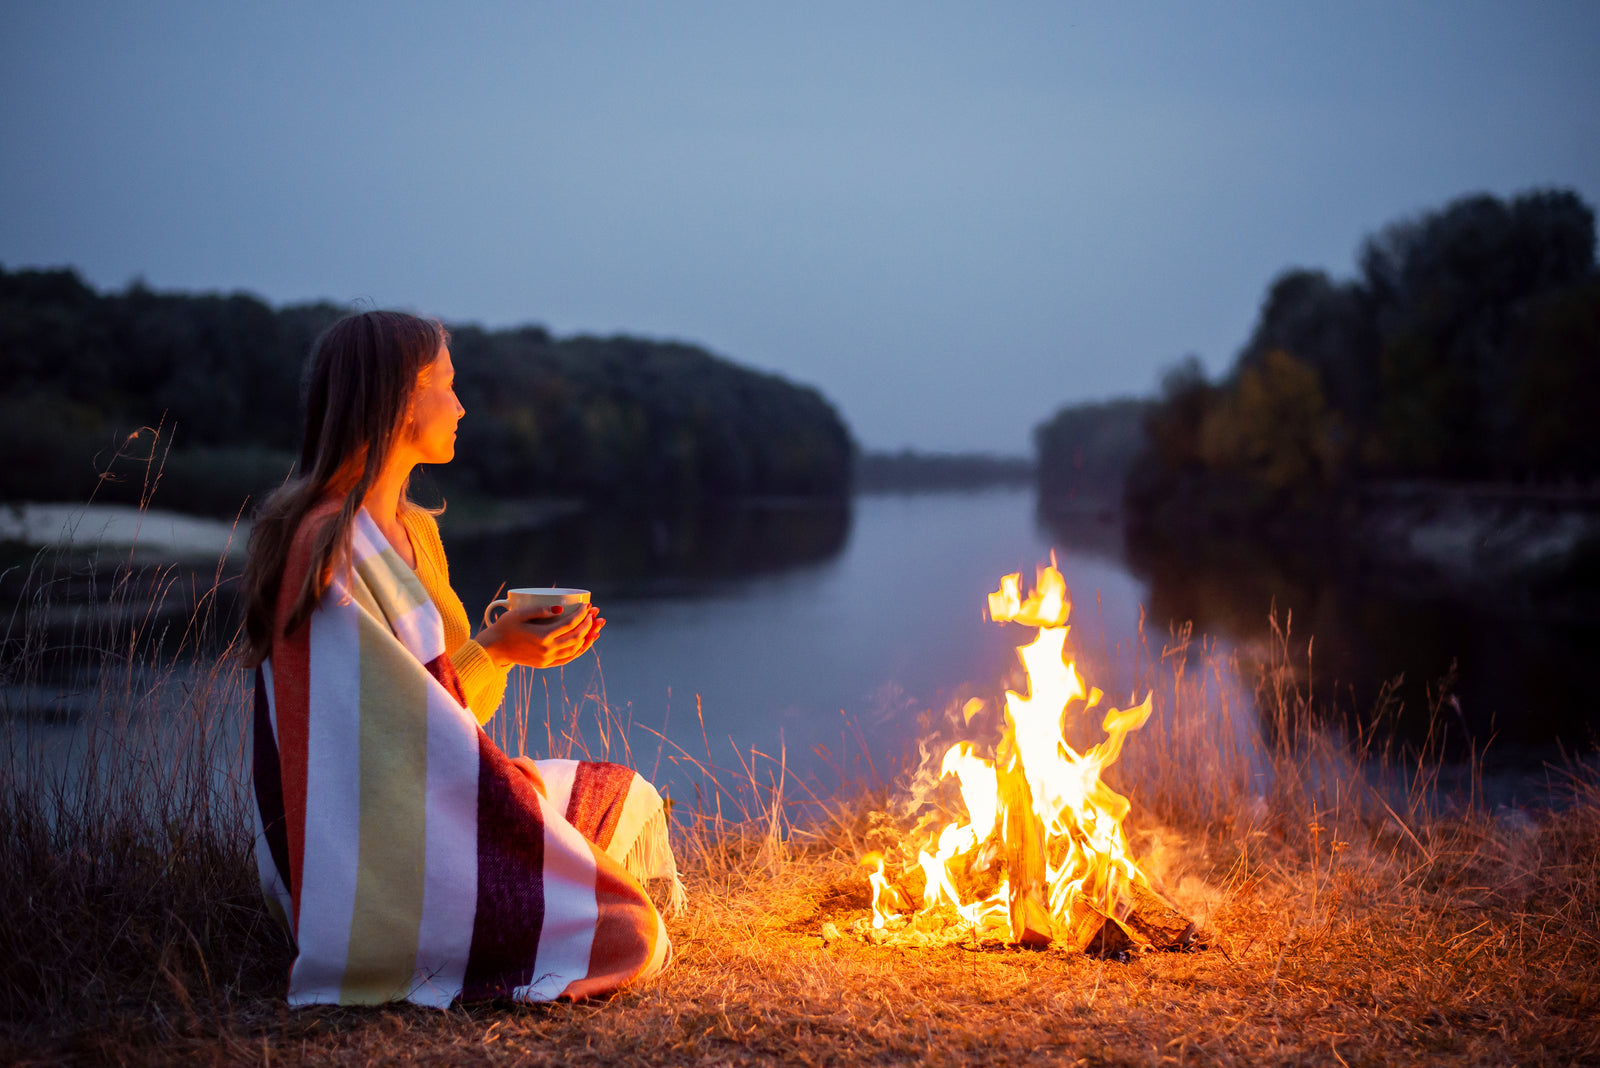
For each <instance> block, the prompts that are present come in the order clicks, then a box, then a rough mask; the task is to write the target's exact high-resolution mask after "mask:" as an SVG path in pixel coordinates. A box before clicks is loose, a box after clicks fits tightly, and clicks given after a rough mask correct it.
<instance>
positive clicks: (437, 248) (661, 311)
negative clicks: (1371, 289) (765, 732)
mask: <svg viewBox="0 0 1600 1068" xmlns="http://www.w3.org/2000/svg"><path fill="white" fill-rule="evenodd" d="M1552 185H1555V186H1565V187H1571V188H1575V189H1577V190H1578V191H1579V192H1580V193H1581V194H1582V195H1583V196H1584V197H1585V199H1587V200H1588V201H1589V202H1590V203H1591V204H1600V3H1596V2H1593V0H1580V2H1574V3H1557V2H1535V0H1527V2H1516V3H1510V2H1507V3H1487V4H1486V3H1476V2H1469V0H1449V2H1445V0H1441V2H1437V3H1403V2H1383V3H1349V2H1340V3H1327V4H1320V5H1314V4H1302V3H1283V2H1281V0H1275V2H1263V3H1221V2H1218V3H1204V4H1201V3H1171V4H1159V5H1157V4H1145V3H1115V4H1113V3H1097V4H1087V3H1069V2H1058V3H1010V4H974V3H960V4H956V3H948V4H946V3H914V4H913V3H904V4H902V3H860V2H855V3H840V4H834V3H824V2H817V0H807V2H805V3H800V4H781V5H780V4H776V3H762V2H750V0H746V2H738V3H727V4H719V3H691V2H685V3H642V2H641V3H626V4H623V3H577V2H573V3H533V2H526V3H461V4H455V5H449V6H447V5H444V4H417V3H385V4H378V3H369V4H353V3H337V2H326V0H323V2H317V3H271V4H248V5H246V4H235V3H216V2H215V0H207V2H203V3H194V4H176V3H167V2H151V3H116V4H98V3H71V2H57V0H5V2H4V3H3V4H0V205H3V209H0V264H3V265H4V266H5V267H7V268H10V269H14V268H17V267H21V266H43V265H62V264H70V265H74V266H76V267H78V268H79V269H80V270H81V271H82V273H83V274H84V276H85V277H86V278H87V279H88V280H89V281H90V282H92V283H93V284H96V285H98V286H101V287H116V288H120V287H122V286H124V285H126V284H127V283H128V282H129V281H130V280H132V279H133V278H135V277H143V278H144V279H145V280H146V281H147V282H148V283H149V284H150V285H152V286H154V287H156V288H173V289H188V290H199V289H204V290H233V289H245V290H249V291H252V292H254V293H257V294H259V295H261V296H263V297H265V298H267V299H268V300H271V301H273V302H277V303H281V302H288V301H299V300H306V299H313V298H321V297H327V298H332V299H335V300H341V301H345V300H352V299H356V298H364V299H367V300H370V301H373V302H376V303H377V304H378V305H384V306H391V305H392V306H400V307H408V308H412V309H415V310H419V311H422V312H426V313H430V314H435V315H438V316H440V317H442V318H444V319H447V320H455V321H478V322H482V323H484V324H486V325H491V326H502V325H509V324H514V323H521V322H529V321H533V322H541V323H544V324H546V325H548V326H549V327H551V328H552V329H554V330H555V331H557V332H559V333H570V332H576V331H590V332H603V333H609V332H619V331H620V332H629V333H637V334H643V335H648V336H655V337H674V338H682V339H686V340H691V341H695V342H698V343H701V344H704V345H706V346H707V347H709V348H711V349H712V350H714V351H716V352H719V353H721V354H723V355H726V356H729V357H731V358H733V359H736V360H739V361H741V362H744V363H748V364H752V365H755V366H757V367H761V368H766V369H770V370H775V371H778V372H781V373H782V374H784V375H786V376H788V377H790V378H793V379H796V380H798V381H802V382H806V383H810V384H812V385H815V386H817V387H819V388H820V389H821V390H822V391H823V392H824V393H825V394H826V395H827V396H828V397H830V398H831V399H832V400H833V401H834V402H835V403H836V404H838V406H839V407H840V409H841V411H842V413H843V415H844V416H845V418H846V419H847V420H848V422H849V423H850V425H851V426H852V428H853V429H854V430H855V432H856V434H857V436H858V438H859V439H860V440H861V441H862V442H863V444H864V445H866V446H868V447H873V448H881V447H899V446H902V445H912V446H916V447H920V448H935V449H986V450H993V451H1000V452H1008V453H1022V452H1024V451H1026V450H1027V449H1028V440H1029V439H1028V432H1029V430H1030V429H1031V427H1032V426H1033V425H1034V424H1035V423H1037V422H1038V421H1039V420H1040V419H1042V418H1044V417H1045V416H1047V415H1048V414H1049V413H1050V412H1052V411H1053V410H1054V409H1055V408H1056V407H1058V406H1059V405H1061V404H1063V403H1065V402H1070V401H1081V400H1092V399H1100V398H1106V397H1110V396H1114V395H1119V394H1129V393H1140V392H1147V391H1149V390H1150V389H1151V388H1153V385H1154V383H1155V381H1156V378H1157V375H1158V373H1159V371H1160V369H1161V368H1163V367H1165V366H1167V365H1169V364H1171V363H1172V362H1173V361H1175V360H1176V359H1178V358H1179V357H1181V356H1182V355H1184V354H1185V353H1188V352H1194V353H1197V354H1199V355H1200V356H1201V357H1202V359H1203V360H1204V361H1205V363H1206V364H1207V366H1208V367H1210V368H1211V369H1212V370H1213V371H1220V370H1222V369H1224V368H1225V367H1226V366H1227V365H1228V363H1229V362H1230V360H1231V359H1232V356H1233V354H1234V353H1235V352H1236V350H1237V349H1238V347H1239V346H1240V344H1241V343H1242V342H1243V341H1244V339H1245V336H1246V334H1247V333H1248V331H1249V328H1250V325H1251V322H1252V321H1253V318H1254V315H1255V312H1256V308H1257V305H1258V303H1259V301H1260V298H1261V295H1262V293H1263V291H1264V289H1265V287H1266V285H1267V283H1268V281H1269V280H1270V279H1271V278H1272V277H1273V276H1274V275H1275V274H1276V273H1277V272H1279V271H1280V270H1282V269H1284V268H1285V267H1288V266H1291V265H1308V266H1318V267H1324V268H1326V269H1328V270H1330V271H1332V272H1333V273H1335V274H1338V275H1348V274H1350V273H1351V272H1352V271H1353V269H1354V255H1355V251H1356V249H1357V246H1358V244H1359V242H1360V240H1361V238H1362V237H1363V236H1364V235H1365V234H1367V233H1369V232H1371V231H1373V230H1375V229H1376V228H1378V227H1379V226H1381V225H1382V224H1384V223H1387V222H1389V221H1392V220H1394V219H1396V218H1398V217H1401V216H1403V215H1406V214H1409V213H1414V212H1418V211H1422V210H1426V209H1430V208H1434V207H1439V206H1441V205H1443V204H1444V203H1445V202H1447V201H1448V200H1450V199H1451V198H1454V197H1456V196H1459V195H1462V194H1465V193H1470V192H1477V191H1483V190H1487V191H1490V192H1493V193H1497V194H1501V195H1508V194H1512V193H1515V192H1518V191H1521V190H1524V189H1527V188H1530V187H1540V186H1552Z"/></svg>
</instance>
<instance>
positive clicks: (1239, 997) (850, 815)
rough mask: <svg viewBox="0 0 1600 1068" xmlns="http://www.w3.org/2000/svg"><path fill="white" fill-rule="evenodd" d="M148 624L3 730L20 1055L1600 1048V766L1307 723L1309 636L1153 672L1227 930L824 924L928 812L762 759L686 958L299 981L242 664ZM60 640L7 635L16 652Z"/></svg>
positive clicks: (829, 1055) (680, 923) (6, 904)
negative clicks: (1145, 946) (611, 966)
mask: <svg viewBox="0 0 1600 1068" xmlns="http://www.w3.org/2000/svg"><path fill="white" fill-rule="evenodd" d="M213 622H214V621H208V620H205V619H201V620H199V621H198V623H197V625H196V627H195V630H196V631H197V632H199V631H203V630H205V629H206V628H207V626H208V625H210V624H211V623H213ZM124 636H126V634H125V633H124ZM1287 646H1288V640H1287V639H1285V640H1284V642H1283V645H1282V648H1283V649H1285V650H1286V649H1287ZM130 648H132V649H134V653H133V655H132V659H137V658H138V656H139V655H140V654H139V653H138V651H137V650H138V648H139V647H138V644H137V642H134V643H133V644H132V645H129V644H123V645H121V646H118V645H117V644H116V643H114V642H113V643H111V644H109V645H105V646H101V647H98V649H97V650H96V652H95V653H94V655H96V656H100V657H101V658H102V659H101V661H100V665H101V667H102V668H105V669H107V670H105V671H104V672H103V673H102V674H101V675H100V679H101V684H100V688H99V690H98V691H97V693H96V694H95V695H94V698H95V701H96V702H97V705H96V707H95V708H94V709H91V710H90V711H89V712H87V713H85V715H84V718H83V721H82V724H81V725H80V727H79V728H78V729H76V730H75V731H67V732H63V730H62V729H57V728H51V727H50V726H49V725H48V724H45V725H41V724H40V723H38V722H35V721H32V720H22V721H19V720H10V721H7V722H6V723H5V724H4V726H5V729H6V732H7V733H6V738H7V739H8V741H9V742H10V744H11V752H10V760H11V763H10V764H9V765H8V772H7V774H6V775H5V776H4V778H3V780H0V909H3V910H4V914H5V916H6V923H5V924H3V925H0V1060H4V1061H5V1062H7V1063H19V1064H67V1063H81V1064H102V1063H120V1064H144V1063H152V1064H153V1063H173V1062H190V1061H194V1062H206V1063H239V1064H247V1063H249V1064H269V1063H285V1062H288V1063H310V1064H316V1063H330V1064H331V1063H338V1064H347V1063H402V1064H434V1063H437V1064H459V1063H518V1064H525V1063H533V1064H540V1063H551V1064H555V1063H561V1064H617V1063H649V1064H741V1063H792V1064H829V1063H832V1064H847V1063H885V1064H887V1063H962V1064H1005V1063H1012V1064H1022V1063H1040V1062H1041V1058H1042V1059H1043V1060H1044V1061H1048V1062H1051V1063H1068V1062H1079V1063H1098V1064H1159V1063H1167V1062H1180V1063H1281V1062H1295V1063H1317V1064H1322V1063H1325V1064H1330V1065H1334V1064H1340V1063H1347V1064H1356V1063H1362V1062H1365V1063H1414V1064H1440V1063H1458V1064H1478V1063H1485V1064H1488V1063H1506V1062H1513V1061H1514V1062H1517V1063H1522V1064H1540V1063H1548V1064H1569V1063H1574V1062H1577V1061H1583V1060H1588V1059H1593V1058H1596V1057H1600V1039H1597V1037H1596V1035H1595V1032H1594V1028H1593V1026H1592V1021H1593V1019H1594V1018H1595V1016H1596V1014H1597V1013H1600V987H1597V985H1596V983H1595V978H1596V976H1597V975H1600V786H1597V784H1596V780H1595V778H1594V777H1593V775H1592V774H1591V773H1589V772H1586V771H1584V770H1583V769H1582V767H1581V766H1580V765H1574V767H1573V768H1571V769H1552V771H1551V773H1550V778H1549V782H1548V789H1547V792H1546V793H1545V794H1544V796H1542V797H1541V798H1538V799H1536V800H1537V801H1538V802H1539V803H1537V804H1529V805H1526V806H1523V807H1503V808H1500V809H1498V810H1495V809H1489V808H1487V807H1486V806H1485V805H1484V804H1483V803H1482V802H1481V799H1480V798H1479V797H1477V796H1475V795H1474V794H1473V792H1472V790H1471V780H1470V779H1469V780H1468V788H1467V790H1466V791H1465V792H1461V793H1454V794H1447V793H1444V792H1442V791H1441V790H1439V789H1438V788H1437V787H1438V781H1439V775H1440V772H1441V764H1440V762H1439V760H1438V758H1437V757H1436V755H1433V754H1432V753H1431V752H1430V751H1426V750H1425V751H1424V752H1422V753H1413V754H1409V755H1402V754H1398V753H1392V752H1386V751H1384V750H1383V749H1382V748H1381V747H1380V746H1378V745H1377V744H1376V743H1375V742H1372V741H1370V740H1368V741H1366V742H1363V741H1362V740H1361V739H1356V740H1337V739H1333V738H1330V737H1327V736H1325V735H1323V734H1319V733H1317V732H1315V731H1314V730H1312V729H1310V728H1309V727H1307V726H1305V725H1306V724H1307V723H1309V722H1310V719H1309V718H1308V717H1307V715H1306V714H1305V713H1306V711H1307V710H1306V709H1305V708H1304V707H1303V705H1304V701H1305V697H1304V695H1303V693H1304V692H1303V689H1302V688H1301V687H1298V686H1296V685H1294V684H1293V680H1292V673H1291V672H1290V671H1289V669H1288V667H1287V658H1286V657H1284V658H1282V659H1280V660H1279V661H1278V662H1276V663H1274V664H1269V665H1268V666H1267V668H1266V670H1264V671H1263V673H1262V674H1261V676H1260V687H1259V690H1258V691H1257V693H1256V695H1255V701H1254V703H1255V706H1256V707H1257V708H1258V709H1259V710H1260V711H1261V713H1262V716H1263V718H1264V728H1263V729H1260V730H1258V729H1257V728H1256V721H1255V720H1254V719H1252V718H1248V717H1247V718H1246V720H1241V719H1240V716H1241V714H1242V713H1243V711H1244V710H1243V709H1242V708H1241V705H1240V701H1241V697H1240V695H1239V693H1238V691H1237V690H1236V689H1234V688H1233V687H1232V686H1231V684H1230V678H1231V675H1230V673H1231V672H1232V671H1233V670H1234V666H1233V665H1232V664H1229V663H1227V662H1223V661H1220V660H1219V659H1218V658H1217V657H1216V656H1215V655H1214V654H1213V653H1211V652H1210V651H1208V650H1206V649H1203V648H1194V647H1191V648H1188V649H1187V650H1173V651H1170V653H1169V655H1165V656H1160V657H1150V658H1147V659H1145V660H1143V661H1141V664H1139V665H1136V666H1134V668H1133V669H1132V670H1133V671H1134V674H1136V675H1137V676H1138V679H1139V682H1140V683H1141V688H1142V686H1143V685H1148V686H1150V687H1152V688H1154V689H1155V691H1156V701H1157V707H1158V710H1159V711H1158V715H1157V716H1156V717H1155V718H1154V719H1153V720H1152V721H1151V723H1150V724H1149V725H1147V727H1146V728H1145V729H1144V730H1142V731H1141V732H1139V733H1138V734H1136V735H1135V736H1133V737H1132V738H1131V739H1130V741H1129V744H1128V748H1127V751H1126V753H1125V755H1124V757H1123V759H1122V761H1121V762H1120V763H1119V764H1118V765H1117V766H1116V767H1115V768H1113V769H1112V776H1111V777H1112V778H1113V779H1114V780H1115V782H1116V783H1117V785H1118V787H1119V788H1120V789H1122V790H1123V791H1124V792H1126V793H1128V794H1129V795H1130V796H1131V798H1132V799H1133V804H1134V810H1133V814H1132V817H1131V821H1130V822H1131V828H1132V836H1133V841H1134V847H1135V854H1136V856H1137V857H1138V859H1139V861H1140V863H1141V864H1142V865H1143V866H1144V867H1145V868H1146V870H1147V871H1149V872H1150V873H1151V874H1152V876H1153V877H1154V878H1156V879H1157V880H1158V881H1159V882H1160V883H1161V884H1162V885H1163V886H1164V887H1165V888H1166V890H1167V891H1168V893H1169V894H1170V896H1171V897H1172V898H1173V899H1174V900H1175V901H1176V902H1177V903H1178V904H1179V905H1180V906H1181V907H1182V908H1183V909H1184V910H1185V911H1186V912H1188V913H1189V915H1191V916H1192V917H1193V918H1194V919H1196V920H1197V921H1198V922H1200V923H1201V925H1202V926H1203V927H1204V928H1205V929H1206V930H1207V931H1208V932H1209V943H1210V947H1211V948H1209V949H1206V950H1203V951H1200V952H1195V953H1186V954H1165V955H1153V956H1147V957H1143V958H1139V959H1135V960H1133V961H1132V962H1128V963H1119V962H1116V961H1109V960H1097V959H1093V958H1090V957H1086V956H1082V955H1077V954H1071V955H1069V954H1065V953H1061V952H1054V951H1045V952H1024V951H1015V950H1005V951H978V950H974V949H963V948H949V949H942V950H897V949H893V948H889V947H881V946H873V945H868V944H865V943H863V942H859V941H857V940H855V939H853V938H852V937H851V936H850V935H849V934H846V935H845V936H843V937H841V938H838V939H834V940H831V941H825V940H824V938H823V937H822V934H823V924H824V923H825V922H826V921H829V920H832V921H834V922H835V923H836V925H837V926H838V927H840V928H845V927H846V926H847V924H848V922H849V921H851V920H853V919H854V918H856V917H858V916H860V915H862V914H864V912H865V909H866V906H867V892H866V884H865V881H864V879H863V878H862V871H861V869H860V867H859V866H858V863H857V858H858V857H859V856H860V854H861V853H863V852H864V851H866V849H868V848H869V847H872V846H877V845H881V844H882V843H883V842H884V841H885V840H886V839H892V838H893V836H894V835H895V834H896V833H897V832H898V831H899V830H900V829H903V827H904V826H905V825H906V821H907V820H908V819H909V818H910V814H908V813H906V812H904V811H903V810H902V808H901V807H900V806H899V805H898V804H897V801H898V799H899V798H900V796H901V795H900V794H899V792H898V791H897V790H895V789H894V787H893V785H892V784H885V783H884V782H883V781H880V780H869V781H859V782H854V783H850V784H846V785H845V786H844V787H843V788H839V789H828V790H827V791H825V792H823V791H819V790H817V788H815V787H812V788H811V790H812V793H810V794H808V791H807V788H806V787H804V786H802V787H800V788H798V789H797V788H796V787H795V785H794V782H793V779H792V778H790V779H788V780H787V785H786V786H785V787H782V788H780V786H779V783H780V782H781V781H784V780H782V779H780V777H779V776H778V775H777V774H776V770H777V769H776V768H774V767H772V766H771V765H770V763H769V762H767V761H765V760H762V759H760V758H757V757H754V756H752V757H751V758H750V761H749V762H748V763H746V764H744V765H743V766H740V767H736V768H734V769H732V770H731V771H722V770H718V769H715V768H709V767H708V768H707V769H706V772H707V778H706V780H705V792H703V793H702V795H701V798H702V803H700V804H698V805H689V804H684V803H682V802H681V801H680V804H679V805H678V806H677V808H676V819H677V832H676V838H675V845H676V848H677V849H678V852H679V856H680V859H681V861H682V864H683V867H684V869H685V876H686V882H687V885H688V887H689V890H690V895H691V909H690V911H689V912H688V913H687V914H686V915H685V916H683V917H680V918H677V919H675V920H672V921H670V922H669V929H670V931H671V933H672V936H673V939H674V943H675V945H676V947H677V956H676V959H675V961H674V963H673V966H672V968H671V969H670V970H669V971H668V973H667V974H666V975H665V976H664V977H662V978H661V979H659V980H657V981H655V982H652V983H649V984H647V985H645V986H642V987H640V988H638V989H636V990H631V991H627V992H624V993H622V994H619V995H617V996H616V997H613V998H610V999H607V1000H603V1001H594V1002H585V1003H582V1004H576V1005H571V1004H562V1005H544V1006H516V1005H509V1004H486V1005H473V1006H466V1007H459V1008H456V1009H453V1010H451V1011H448V1012H437V1011H433V1010H422V1009H414V1008H409V1007H394V1008H382V1009H340V1008H317V1009H305V1010H290V1009H289V1008H288V1007H287V1006H286V1005H285V1003H284V1002H283V1000H282V992H283V986H284V977H285V975H286V972H287V967H288V963H289V959H290V949H289V947H288V945H287V944H286V942H285V940H284V939H283V937H282V936H281V935H280V934H278V933H277V931H276V929H275V928H274V927H273V925H272V923H271V921H270V920H269V919H268V918H267V915H266V913H265V910H264V909H263V908H262V905H261V901H260V897H259V892H258V891H257V889H256V885H255V874H254V864H253V860H252V858H251V851H250V850H251V838H250V833H251V832H250V816H249V808H248V793H247V786H246V782H245V777H244V775H243V768H244V766H245V765H244V762H243V757H244V754H243V751H242V741H241V739H242V737H243V733H242V731H241V730H240V729H239V725H240V723H241V722H242V720H241V717H242V716H243V714H244V711H245V701H244V693H243V689H242V678H241V675H240V673H239V672H237V671H236V670H234V669H233V668H232V667H231V666H230V662H229V661H228V660H226V659H224V660H222V661H220V662H218V666H217V667H216V668H215V670H213V671H211V672H209V673H201V674H199V675H195V674H193V673H189V674H179V673H177V672H176V671H174V670H164V669H162V668H161V665H160V664H157V663H153V662H151V663H146V664H144V665H143V667H144V669H145V670H144V671H143V672H142V673H140V674H138V675H136V676H135V675H132V674H129V673H128V672H126V671H124V672H123V673H122V674H121V675H118V674H117V673H116V671H115V670H114V669H115V668H116V667H118V666H119V665H125V663H126V661H128V660H129V659H130V657H129V655H128V654H127V652H126V650H128V649H130ZM27 655H29V654H28V653H27V650H26V649H23V648H20V647H18V646H15V645H8V646H7V647H6V660H5V665H4V666H5V668H6V670H7V671H9V672H15V671H18V670H23V669H25V668H26V656H27ZM86 655H87V654H86ZM19 657H22V659H18V658H19ZM168 662H169V663H174V662H175V661H168ZM131 678H137V679H138V680H139V681H138V682H137V683H136V684H130V683H129V682H128V681H127V680H129V679H131ZM158 710H161V711H159V712H158ZM551 713H553V715H552V719H553V726H552V736H553V737H554V739H555V746H554V748H556V749H558V750H559V749H563V748H571V749H575V750H577V751H582V750H584V749H585V748H587V749H588V750H589V751H591V752H594V753H595V755H597V756H598V755H602V752H601V749H600V747H601V746H607V747H608V748H607V749H606V750H605V752H604V755H609V756H610V757H611V758H613V759H615V758H617V757H618V756H619V755H621V754H622V752H623V750H624V748H625V747H629V746H631V750H632V752H633V753H634V755H635V756H637V757H638V758H639V763H640V764H641V765H642V766H645V767H648V766H649V765H650V763H651V760H652V759H653V757H654V751H655V748H656V740H655V739H654V738H653V737H648V736H647V735H646V733H645V732H643V731H639V732H636V733H635V734H634V735H633V736H631V737H626V738H625V737H619V736H618V735H617V734H616V733H615V732H616V729H617V724H616V723H614V722H612V721H611V719H610V713H609V712H608V711H607V710H606V709H605V708H604V706H603V705H601V704H600V703H599V702H598V701H596V700H594V699H591V698H587V697H585V698H582V699H580V700H579V702H578V703H577V704H576V705H575V706H573V707H563V708H557V709H554V710H551ZM509 714H510V715H530V714H531V715H532V717H533V719H534V720H535V722H537V720H538V719H539V718H541V717H543V716H545V715H546V714H547V711H546V710H544V709H528V708H526V707H524V708H521V709H518V710H514V711H513V712H511V713H509ZM1246 724H1248V725H1246ZM598 728H605V729H598ZM534 733H535V734H536V735H537V734H538V733H539V732H537V731H535V732H534ZM602 739H603V741H602ZM65 744H73V745H78V746H81V747H83V748H82V749H81V750H80V752H79V753H78V756H77V758H76V759H75V760H71V761H65V760H62V759H61V758H60V757H59V747H60V746H61V745H65ZM713 777H714V778H715V780H716V781H715V782H714V781H713ZM718 782H720V784H721V789H720V790H719V788H718V786H717V783H718ZM714 797H715V798H720V802H721V803H720V806H719V805H718V804H716V803H715V801H713V800H712V799H713V798H714ZM1530 800H1532V799H1530ZM691 809H692V811H691Z"/></svg>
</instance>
